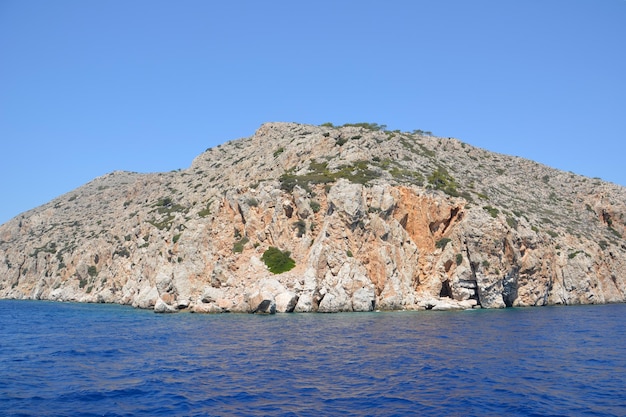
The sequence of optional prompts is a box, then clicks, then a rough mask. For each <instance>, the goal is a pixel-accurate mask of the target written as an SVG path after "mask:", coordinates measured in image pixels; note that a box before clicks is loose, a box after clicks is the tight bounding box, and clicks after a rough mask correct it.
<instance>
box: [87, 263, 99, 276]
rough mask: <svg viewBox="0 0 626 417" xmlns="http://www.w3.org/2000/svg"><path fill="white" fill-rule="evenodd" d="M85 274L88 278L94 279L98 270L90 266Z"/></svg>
mask: <svg viewBox="0 0 626 417" xmlns="http://www.w3.org/2000/svg"><path fill="white" fill-rule="evenodd" d="M87 273H88V274H89V276H90V277H95V276H96V275H98V270H97V269H96V266H95V265H91V266H90V267H89V268H87Z"/></svg>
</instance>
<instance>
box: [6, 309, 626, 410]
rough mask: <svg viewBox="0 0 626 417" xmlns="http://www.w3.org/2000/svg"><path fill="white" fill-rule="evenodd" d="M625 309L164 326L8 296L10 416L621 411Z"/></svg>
mask: <svg viewBox="0 0 626 417" xmlns="http://www.w3.org/2000/svg"><path fill="white" fill-rule="evenodd" d="M625 313H626V306H624V305H611V306H586V307H569V308H536V309H507V310H499V311H472V312H422V313H363V314H335V315H321V314H320V315H315V314H299V315H297V314H293V315H276V316H254V315H234V314H233V315H221V316H207V315H193V314H178V315H171V316H169V315H168V316H161V315H155V314H152V313H150V312H145V311H141V310H133V309H130V308H126V307H120V306H106V305H81V304H58V303H46V302H24V301H21V302H20V301H0V332H1V334H0V336H1V337H0V366H1V368H0V371H1V372H2V378H0V414H2V415H17V416H20V415H23V416H35V415H37V416H46V415H55V416H56V415H63V416H78V415H80V416H83V415H85V416H90V415H93V416H96V415H97V416H131V415H132V416H137V415H139V416H141V415H145V416H195V415H198V416H200V415H224V416H249V415H267V416H285V415H286V416H289V415H292V416H309V415H310V416H313V415H315V416H317V415H320V414H322V415H347V416H351V415H354V416H362V415H380V416H396V415H397V416H401V415H407V414H411V415H414V414H428V415H434V416H437V415H446V416H478V415H480V416H500V415H503V414H505V413H506V414H507V415H509V416H511V415H512V416H532V415H536V416H569V415H591V416H611V415H625V414H626V396H625V395H624V388H625V387H626V346H625V344H624V343H623V341H624V340H626V329H625V324H624V321H623V319H622V317H624V314H625Z"/></svg>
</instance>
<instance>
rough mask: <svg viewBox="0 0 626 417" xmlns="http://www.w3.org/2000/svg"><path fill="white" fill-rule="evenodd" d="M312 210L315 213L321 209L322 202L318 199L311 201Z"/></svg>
mask: <svg viewBox="0 0 626 417" xmlns="http://www.w3.org/2000/svg"><path fill="white" fill-rule="evenodd" d="M311 210H313V213H317V212H318V211H320V203H318V202H317V201H311Z"/></svg>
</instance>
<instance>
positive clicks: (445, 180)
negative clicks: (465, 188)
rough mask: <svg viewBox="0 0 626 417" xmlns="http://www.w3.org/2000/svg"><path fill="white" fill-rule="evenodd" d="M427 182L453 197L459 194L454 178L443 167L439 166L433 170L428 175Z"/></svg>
mask: <svg viewBox="0 0 626 417" xmlns="http://www.w3.org/2000/svg"><path fill="white" fill-rule="evenodd" d="M428 183H429V184H430V185H432V186H433V188H435V189H436V190H441V191H443V192H444V193H446V194H448V195H451V196H453V197H457V196H458V195H459V193H458V191H457V183H456V180H455V179H454V178H453V177H452V175H450V174H449V173H448V171H447V170H446V169H445V168H444V167H441V166H440V167H438V168H437V169H436V170H435V171H433V173H432V174H430V175H429V176H428Z"/></svg>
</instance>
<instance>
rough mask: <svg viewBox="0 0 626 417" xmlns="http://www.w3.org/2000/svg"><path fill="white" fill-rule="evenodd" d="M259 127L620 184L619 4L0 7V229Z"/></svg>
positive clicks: (102, 1) (335, 1)
mask: <svg viewBox="0 0 626 417" xmlns="http://www.w3.org/2000/svg"><path fill="white" fill-rule="evenodd" d="M268 121H293V122H299V123H311V124H321V123H324V122H332V123H335V124H343V123H353V122H371V123H379V124H385V125H387V126H388V128H389V129H401V130H409V131H410V130H414V129H422V130H428V131H432V132H433V133H434V134H436V135H438V136H444V137H448V136H452V137H456V138H458V139H460V140H462V141H464V142H467V143H470V144H472V145H475V146H479V147H482V148H486V149H488V150H492V151H496V152H501V153H506V154H511V155H517V156H522V157H525V158H529V159H534V160H536V161H539V162H542V163H545V164H547V165H550V166H552V167H555V168H559V169H563V170H566V171H572V172H575V173H578V174H583V175H587V176H590V177H600V178H603V179H606V180H609V181H612V182H615V183H618V184H621V185H626V170H625V169H624V158H625V155H626V152H625V151H626V1H625V0H429V1H426V0H405V1H400V0H386V1H369V0H354V1H349V0H332V1H328V0H316V1H294V0H285V1H272V0H267V1H257V0H249V1H243V0H228V1H226V0H223V1H210V0H197V1H196V0H181V1H174V0H172V1H159V0H132V1H128V0H90V1H84V0H54V1H49V0H0V144H1V152H2V153H1V159H0V196H1V197H0V223H3V222H5V221H7V220H9V219H10V218H11V217H13V216H16V215H18V214H19V213H21V212H23V211H25V210H28V209H31V208H34V207H36V206H38V205H40V204H43V203H45V202H47V201H49V200H51V199H52V198H54V197H56V196H58V195H60V194H63V193H65V192H68V191H70V190H72V189H74V188H76V187H78V186H80V185H82V184H84V183H86V182H88V181H90V180H91V179H93V178H95V177H97V176H100V175H103V174H106V173H108V172H111V171H114V170H129V171H138V172H155V171H170V170H173V169H178V168H186V167H188V166H189V165H190V163H191V160H192V159H193V158H194V157H195V156H197V155H198V154H200V153H201V152H203V151H204V150H205V149H207V148H209V147H213V146H215V145H217V144H219V143H223V142H226V141H228V140H231V139H236V138H239V137H245V136H250V135H252V134H253V133H254V131H255V130H256V129H257V128H258V127H259V126H260V125H261V124H262V123H264V122H268Z"/></svg>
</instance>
